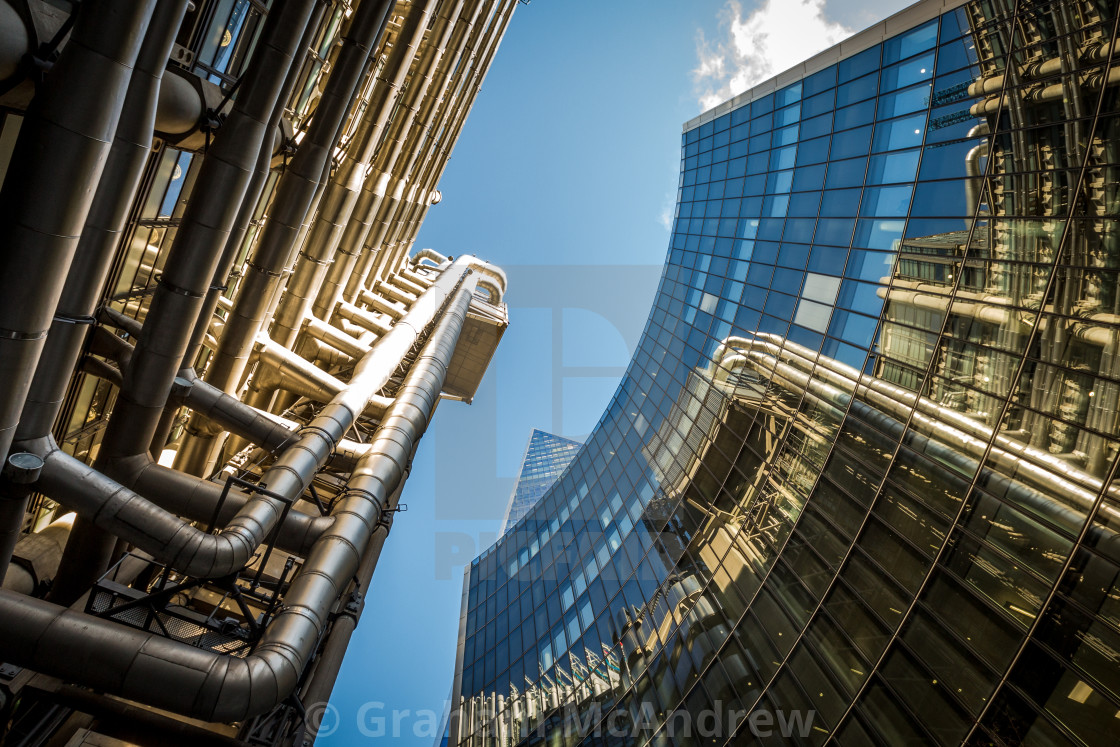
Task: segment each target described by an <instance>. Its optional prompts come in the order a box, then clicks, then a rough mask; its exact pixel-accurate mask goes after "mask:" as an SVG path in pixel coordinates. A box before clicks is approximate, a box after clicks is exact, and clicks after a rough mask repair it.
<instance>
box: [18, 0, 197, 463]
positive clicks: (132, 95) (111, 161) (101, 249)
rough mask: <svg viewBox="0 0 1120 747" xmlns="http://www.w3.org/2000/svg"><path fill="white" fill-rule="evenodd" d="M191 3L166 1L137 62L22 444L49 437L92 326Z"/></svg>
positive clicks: (35, 384) (26, 411) (27, 409)
mask: <svg viewBox="0 0 1120 747" xmlns="http://www.w3.org/2000/svg"><path fill="white" fill-rule="evenodd" d="M188 2H189V0H161V1H160V2H159V3H158V4H157V5H156V9H155V12H154V13H153V15H152V21H151V25H150V30H149V32H148V34H147V36H146V37H145V39H144V43H143V45H142V46H141V48H140V53H139V55H138V56H137V58H136V69H135V70H134V71H133V73H132V79H131V80H130V81H129V84H128V93H127V94H126V95H125V99H124V106H123V108H122V111H121V118H120V123H119V124H118V125H117V131H116V137H115V138H114V140H113V146H112V148H111V149H110V151H109V157H108V159H107V161H106V165H105V171H104V173H103V174H102V177H101V181H100V182H99V183H98V186H97V190H96V194H95V197H94V198H93V203H92V205H91V206H90V211H89V217H88V218H87V219H86V225H85V228H84V229H83V230H82V237H81V239H80V240H79V241H78V249H77V252H76V253H75V256H74V262H73V264H72V265H71V268H70V272H69V274H68V275H67V277H66V283H65V285H64V286H63V289H62V296H61V298H60V299H59V303H58V310H57V311H56V312H55V317H54V322H53V323H52V324H51V331H50V334H49V335H48V336H47V342H46V345H45V346H44V348H43V355H42V357H41V359H40V361H41V362H40V365H39V367H38V369H37V370H36V371H35V378H34V379H33V380H32V382H31V390H30V392H29V393H28V395H27V402H26V404H25V405H24V407H23V414H22V415H21V416H20V421H19V426H18V427H17V428H16V441H17V442H18V441H21V440H24V439H32V438H39V437H41V436H45V435H47V434H48V433H50V432H51V427H52V425H53V424H54V421H55V418H56V417H57V416H58V412H59V410H60V409H61V407H62V400H63V398H64V397H65V396H66V390H67V387H68V385H69V383H70V380H71V378H72V377H73V375H74V368H75V366H77V363H78V358H79V356H80V355H81V352H82V346H83V344H84V343H85V340H86V332H87V330H88V329H89V328H90V324H92V322H93V314H94V312H95V311H96V308H97V303H98V301H99V299H100V296H101V293H102V290H103V288H104V286H105V281H106V279H107V277H108V275H109V271H110V269H111V268H112V264H113V259H114V256H115V255H116V252H117V248H118V247H119V245H120V242H121V237H122V235H123V233H124V230H125V228H126V227H127V224H128V211H129V209H130V208H131V207H132V203H133V200H134V199H135V198H136V193H137V191H138V190H139V188H140V179H141V177H142V176H143V174H144V166H145V165H146V164H147V162H148V154H149V153H150V152H151V148H152V130H153V128H154V127H155V119H156V103H157V101H158V99H159V90H160V82H161V80H162V79H163V72H164V70H165V69H166V68H167V60H168V58H169V57H170V56H171V47H172V45H174V43H175V36H176V34H177V33H178V32H179V26H180V25H181V24H182V22H183V17H184V16H185V15H186V12H187V5H188Z"/></svg>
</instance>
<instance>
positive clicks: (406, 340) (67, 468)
mask: <svg viewBox="0 0 1120 747" xmlns="http://www.w3.org/2000/svg"><path fill="white" fill-rule="evenodd" d="M479 264H480V263H478V262H477V261H475V260H472V259H470V258H463V259H461V260H460V261H459V262H457V263H456V264H454V265H452V267H451V269H450V271H449V272H446V273H444V274H443V275H442V276H441V277H440V281H439V282H437V283H436V284H435V285H433V286H432V288H431V289H429V290H428V292H427V293H425V294H424V296H422V297H421V298H420V299H418V300H417V302H416V303H415V304H413V307H412V309H411V310H410V311H409V313H408V315H407V316H406V317H405V318H404V319H402V320H401V321H400V322H398V323H397V324H396V325H394V327H393V329H392V330H390V331H389V332H388V333H387V334H386V335H385V336H384V337H382V338H381V339H380V340H378V341H377V343H376V344H375V345H374V346H373V347H372V348H370V351H369V352H368V353H366V355H365V356H363V357H362V359H361V360H360V361H359V362H358V364H357V365H356V366H355V368H354V373H353V375H352V377H351V379H350V381H349V383H348V384H347V385H346V386H345V388H344V389H343V390H342V391H341V392H339V393H338V394H337V395H335V396H334V397H333V398H332V399H331V401H330V403H329V404H327V405H326V406H325V407H323V408H322V410H320V412H319V414H318V415H317V416H316V417H315V418H314V419H313V420H312V421H311V422H310V423H308V424H307V425H306V426H304V427H303V428H302V429H301V431H300V432H299V434H298V438H296V439H295V441H294V443H291V444H289V445H288V446H287V447H286V448H284V449H283V451H281V453H280V455H279V456H278V458H277V459H276V461H275V462H273V464H272V465H271V466H270V467H269V468H268V469H267V470H265V472H264V474H263V475H262V476H261V478H260V481H259V484H260V486H261V487H262V488H266V489H267V490H268V491H270V492H271V493H273V494H279V495H281V496H284V497H285V498H286V499H288V500H295V499H297V498H298V497H299V496H300V495H302V494H303V491H304V490H306V489H307V486H308V485H310V484H311V481H312V480H313V479H314V477H315V474H316V473H317V472H318V470H319V469H321V468H322V467H323V465H324V464H326V463H327V460H328V459H329V458H330V455H331V453H332V452H333V451H334V449H335V447H336V445H337V444H338V442H339V441H341V440H342V438H343V436H344V435H345V434H346V432H347V431H348V430H349V429H350V427H351V426H352V425H353V424H354V422H355V421H356V420H357V418H358V417H359V416H360V415H361V414H362V413H363V411H364V410H365V408H366V407H367V406H368V404H369V402H370V400H371V399H372V398H373V395H374V394H375V393H376V392H377V391H378V390H380V389H381V388H382V387H383V386H384V385H385V383H386V382H388V380H389V378H390V377H391V376H392V375H393V373H394V372H395V371H396V369H397V367H398V365H399V364H400V362H401V360H403V358H404V357H405V355H406V354H407V353H408V352H409V350H410V349H411V348H412V346H413V344H415V342H416V341H417V339H419V337H420V335H421V333H422V332H423V330H424V329H425V328H426V327H427V325H428V324H429V323H430V322H431V321H433V320H434V319H435V318H436V316H437V312H438V311H439V309H440V308H441V307H442V306H443V305H444V303H445V301H446V299H448V298H449V297H451V296H452V295H453V294H456V290H455V289H456V288H458V287H459V285H460V283H461V281H463V279H464V278H465V276H466V275H468V274H471V275H472V277H475V278H477V275H474V274H472V269H471V268H472V267H475V266H478V265H479ZM470 285H471V287H472V288H473V287H474V282H473V281H472V282H471V283H470ZM456 297H458V295H457V294H456ZM398 396H399V395H398ZM26 448H27V449H28V450H32V451H33V453H35V454H37V455H38V456H39V457H41V458H42V459H43V460H44V461H45V466H44V468H43V475H42V478H41V479H40V483H41V489H42V490H43V492H45V493H46V494H47V495H49V496H51V497H53V498H55V499H56V500H58V501H59V502H60V503H63V504H64V505H67V506H69V507H71V508H73V509H74V510H75V511H77V512H78V514H79V515H80V516H81V517H82V518H83V519H85V520H87V521H89V522H91V523H92V524H93V525H94V526H96V527H98V528H100V529H101V530H103V531H106V532H111V533H112V534H113V535H115V536H117V537H121V538H123V539H125V540H127V541H128V542H131V543H132V544H134V545H136V546H137V547H139V548H140V549H142V550H144V551H146V552H148V553H149V554H151V555H152V556H153V557H156V558H159V559H160V560H161V561H164V562H166V563H168V564H169V565H171V566H172V567H173V568H175V569H176V570H179V571H181V572H183V573H186V574H187V575H190V576H194V577H196V578H215V577H219V576H225V575H228V574H230V573H233V572H235V571H237V570H238V569H240V568H242V567H243V566H245V565H246V564H247V563H249V561H250V559H251V557H252V555H253V553H254V552H256V549H257V547H259V546H260V544H261V543H262V542H263V541H264V540H265V539H266V538H267V537H268V534H269V532H270V531H271V530H272V529H273V528H274V527H275V526H276V524H277V522H278V521H279V520H280V516H281V514H282V513H283V504H282V502H281V501H279V500H276V499H274V498H271V497H269V496H267V495H264V494H263V493H258V494H255V495H254V496H253V497H252V498H251V499H250V500H249V501H247V502H246V503H245V505H244V506H243V507H242V509H241V510H240V511H238V512H237V514H236V515H235V516H234V517H233V518H232V519H231V520H230V521H229V522H228V523H227V524H226V525H225V528H224V529H223V531H222V532H221V534H217V535H213V534H206V533H205V532H203V531H201V530H199V529H197V528H195V527H193V526H191V525H189V524H187V523H185V522H184V521H182V520H181V519H179V518H178V517H176V516H175V515H173V514H171V513H168V512H167V511H165V510H163V509H161V508H159V507H158V506H155V505H153V504H152V503H151V502H149V501H146V500H144V499H142V498H140V497H139V496H137V495H135V494H134V493H133V492H132V491H130V490H129V489H128V488H127V487H125V486H123V485H121V484H120V483H119V482H117V481H114V480H112V479H110V478H109V477H107V476H105V475H103V474H101V473H100V472H98V471H97V470H95V469H93V468H92V467H88V466H87V465H85V464H82V463H81V462H79V461H77V460H76V459H74V458H73V457H69V456H68V455H65V454H63V453H62V452H61V451H58V450H57V448H54V447H52V444H50V443H46V442H44V440H43V439H40V440H39V441H37V442H32V443H29V444H27V445H26ZM137 458H143V459H148V458H149V456H148V454H147V452H146V450H144V451H142V452H140V454H138V455H120V456H116V457H113V458H104V459H101V460H99V461H101V462H104V463H105V464H106V468H107V471H108V472H110V473H112V472H114V471H115V470H119V471H120V474H122V475H128V474H129V473H130V471H132V469H133V467H134V465H135V460H136V459H137ZM191 479H195V478H191ZM77 531H78V530H77V528H75V532H77ZM77 536H84V533H83V535H77ZM71 542H72V543H73V542H74V539H73V537H72V538H71ZM82 542H83V544H82V545H81V547H87V546H88V545H87V543H88V542H92V540H84V539H83V540H82ZM68 554H69V550H68Z"/></svg>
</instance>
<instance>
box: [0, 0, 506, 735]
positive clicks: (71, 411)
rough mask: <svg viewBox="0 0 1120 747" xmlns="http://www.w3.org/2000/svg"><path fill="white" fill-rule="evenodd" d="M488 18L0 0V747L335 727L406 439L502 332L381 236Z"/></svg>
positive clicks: (457, 271) (442, 128)
mask: <svg viewBox="0 0 1120 747" xmlns="http://www.w3.org/2000/svg"><path fill="white" fill-rule="evenodd" d="M517 5H518V1H517V0H446V1H444V2H440V1H439V0H412V1H411V2H406V1H405V0H402V1H401V2H395V1H394V0H84V1H83V2H80V3H77V2H62V3H60V2H57V1H56V0H19V2H0V39H3V43H0V83H2V85H0V182H2V186H0V236H2V237H3V239H2V241H3V249H2V251H0V465H2V466H3V469H2V470H0V580H2V582H3V588H2V589H0V743H3V744H5V745H12V746H13V747H17V746H20V747H22V746H23V745H41V744H58V745H61V744H69V745H79V744H88V745H92V744H110V743H111V744H144V745H150V744H160V745H179V744H182V745H202V744H252V745H305V744H311V743H312V742H314V741H315V738H316V735H317V732H318V730H319V729H320V727H321V726H322V727H323V728H324V729H329V728H334V727H336V726H338V723H332V722H331V721H330V720H329V717H330V715H331V711H325V710H324V709H326V706H327V701H328V699H329V698H330V695H331V692H332V689H333V687H334V683H335V678H336V677H337V675H338V672H339V668H340V666H341V664H342V660H343V657H344V655H345V654H346V651H347V648H348V645H349V642H350V638H351V635H352V633H353V632H354V629H355V627H356V625H357V622H358V619H359V618H360V616H361V614H362V609H363V599H364V596H363V595H365V594H367V593H368V589H369V587H370V582H371V578H372V574H373V572H374V568H375V567H376V565H377V561H378V557H379V555H380V553H381V550H382V547H383V544H384V543H385V542H386V541H387V540H386V538H387V536H388V534H389V530H390V528H391V526H392V524H393V517H394V515H395V514H396V512H397V511H398V510H399V509H400V508H401V507H400V505H399V503H398V501H399V497H400V494H401V490H402V489H403V486H404V482H405V479H406V478H407V476H408V473H409V468H410V465H411V461H412V458H413V455H414V453H415V450H416V448H417V447H418V443H419V440H420V438H421V437H422V435H423V434H424V432H425V430H426V428H427V426H428V424H429V422H430V419H431V417H432V416H433V413H434V411H435V409H436V407H437V405H438V403H439V401H440V399H441V398H450V399H456V400H463V401H467V402H469V401H470V400H471V399H472V397H473V396H474V394H475V391H476V389H477V387H478V385H479V382H480V380H481V378H482V376H483V374H484V373H485V371H486V368H487V366H488V364H489V361H490V359H491V357H492V356H493V354H494V352H495V349H496V346H497V344H498V342H499V340H500V339H501V337H502V334H503V332H504V329H505V327H506V325H507V322H508V319H507V316H506V306H505V303H504V302H503V295H504V293H505V290H506V287H505V286H506V282H505V275H504V274H503V273H502V271H501V270H499V269H497V268H495V267H493V266H491V265H489V264H487V263H486V262H483V261H481V260H479V259H476V258H474V257H472V256H466V255H464V256H459V257H457V258H452V257H447V256H444V255H442V254H440V253H438V252H435V251H433V250H430V249H420V250H419V251H415V252H414V251H413V250H414V246H413V245H414V242H415V239H416V236H417V231H418V230H419V228H420V225H421V224H422V222H423V220H424V218H425V216H426V215H427V212H428V210H429V209H431V207H432V206H433V205H435V204H437V203H438V202H439V201H440V199H441V195H440V192H439V189H438V187H439V183H440V178H441V176H442V174H443V171H444V168H445V167H446V166H447V163H448V159H449V158H450V155H451V152H452V149H453V148H454V146H455V143H456V141H457V140H458V137H459V134H460V132H461V131H462V127H463V125H464V122H465V119H466V116H467V114H468V112H469V111H470V109H471V107H472V105H473V102H474V100H475V97H476V96H477V94H478V92H479V90H480V86H481V83H482V79H483V78H484V77H485V75H486V72H487V70H488V68H489V66H490V64H491V62H492V60H493V58H494V54H495V53H496V50H497V48H498V45H499V43H500V41H501V38H502V36H503V35H504V33H505V31H506V28H507V27H508V24H509V22H510V19H511V16H512V13H513V11H514V9H515V8H516V7H517ZM324 716H326V717H327V720H322V717H324Z"/></svg>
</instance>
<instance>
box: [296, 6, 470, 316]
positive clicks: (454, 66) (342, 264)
mask: <svg viewBox="0 0 1120 747" xmlns="http://www.w3.org/2000/svg"><path fill="white" fill-rule="evenodd" d="M482 7H483V6H482V3H478V4H476V5H475V7H474V9H473V11H472V13H471V14H470V15H469V17H467V18H464V19H460V21H459V23H457V24H456V33H457V34H458V37H457V38H453V39H452V42H451V47H450V48H451V52H450V53H449V54H445V55H444V57H443V63H444V64H443V65H442V67H443V70H442V72H441V73H439V75H440V80H441V85H440V88H439V91H438V92H437V93H436V94H434V95H431V96H429V97H428V98H427V100H426V101H425V102H424V104H422V106H421V108H422V110H423V107H424V106H428V107H429V108H428V110H427V115H428V116H427V118H424V117H423V116H422V117H421V122H422V123H423V125H424V127H423V129H422V130H420V131H416V132H415V133H413V139H412V140H411V141H410V142H416V143H418V142H419V141H420V140H421V139H422V138H423V137H424V136H425V135H427V134H428V133H430V132H433V131H434V130H432V129H431V121H432V119H433V117H434V114H435V111H436V107H435V106H434V105H432V104H430V103H429V102H434V101H437V100H439V101H442V100H443V98H444V96H445V95H446V94H447V93H448V91H451V90H454V88H453V87H452V81H456V82H457V81H459V80H460V79H461V78H462V77H464V76H465V75H466V74H467V70H468V68H469V65H468V64H466V62H463V63H462V64H460V62H461V60H462V57H463V53H464V50H469V49H471V48H472V47H473V44H475V43H477V41H478V38H479V36H480V35H481V33H482V26H481V24H476V23H475V22H476V20H477V19H478V16H479V15H480V13H481V12H482ZM444 108H446V107H444ZM414 129H415V128H414ZM402 168H405V167H402ZM405 173H407V168H405ZM387 188H388V184H387V183H386V184H382V183H380V181H378V180H376V179H373V180H367V181H366V187H365V189H364V190H363V192H362V195H361V197H360V198H359V200H360V201H359V204H358V207H357V208H356V209H355V210H356V212H357V214H358V215H359V216H361V224H360V231H357V230H356V231H354V232H353V233H350V232H349V230H348V233H347V236H346V237H345V238H344V240H343V242H342V245H341V247H340V251H341V253H342V254H343V256H342V257H341V258H340V259H339V260H338V261H337V262H336V265H338V267H337V268H335V267H332V268H331V272H330V273H329V275H328V278H327V282H326V283H324V288H323V290H322V292H321V293H320V297H319V298H318V299H317V300H316V305H315V308H316V310H317V312H318V313H319V314H320V315H322V318H324V319H327V318H329V316H330V314H332V313H333V311H334V304H335V303H336V302H337V301H338V300H341V299H343V298H345V299H347V300H353V299H354V297H355V296H356V295H357V291H358V288H359V287H361V284H362V281H363V280H364V279H365V277H366V275H367V274H368V272H369V267H370V265H371V264H372V263H373V260H374V259H375V256H374V255H375V253H376V251H377V248H378V247H379V246H380V240H379V238H378V237H379V236H380V235H381V234H382V227H380V226H378V227H377V228H376V230H375V224H376V223H377V221H378V219H379V218H380V217H383V213H384V210H385V200H384V197H385V194H386V191H387ZM348 229H349V227H348ZM336 270H337V271H336Z"/></svg>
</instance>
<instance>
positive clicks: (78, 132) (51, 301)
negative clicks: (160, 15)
mask: <svg viewBox="0 0 1120 747" xmlns="http://www.w3.org/2000/svg"><path fill="white" fill-rule="evenodd" d="M154 7H155V0H89V2H85V3H82V5H81V7H80V8H79V10H78V15H77V19H76V20H75V24H74V29H73V32H72V36H71V41H70V43H69V44H67V45H66V48H65V49H63V50H62V52H61V54H60V56H59V59H58V62H57V63H56V64H55V66H54V68H53V69H52V70H51V71H50V73H49V74H48V75H47V77H46V80H45V81H44V83H43V85H42V87H41V88H40V90H39V92H38V94H37V95H36V96H35V99H34V100H33V102H32V105H31V107H30V109H29V110H28V112H27V118H26V119H25V121H24V123H23V126H22V127H21V128H20V133H19V137H18V139H17V140H16V145H15V150H14V152H13V156H12V160H11V163H10V164H9V166H8V171H7V175H6V177H5V179H4V186H3V189H2V190H0V235H3V236H4V241H5V248H4V249H5V250H4V252H3V256H2V257H0V391H2V392H4V393H5V396H4V398H3V401H2V402H0V460H3V459H6V458H7V455H8V450H9V447H10V446H11V443H12V440H13V438H14V437H15V428H16V423H17V422H18V420H19V415H20V412H21V411H22V410H23V405H24V401H25V400H26V397H27V393H28V390H29V388H30V385H31V380H32V376H33V375H34V372H35V367H36V364H37V363H38V362H39V356H40V354H41V352H42V350H43V346H44V344H45V341H46V336H47V333H48V330H49V328H50V325H51V319H52V316H53V315H54V313H55V309H56V307H57V305H58V300H59V297H60V296H61V295H62V288H63V283H64V282H65V280H66V273H67V270H68V269H69V268H70V264H71V262H72V261H73V258H74V253H75V251H76V250H77V248H78V241H79V238H80V237H81V234H82V229H83V228H84V226H85V223H86V218H87V216H88V215H89V209H90V205H91V204H92V202H93V198H94V188H95V186H96V184H97V182H98V180H99V179H100V177H101V173H102V171H103V169H104V167H105V162H106V158H107V156H108V153H109V149H110V146H111V144H112V142H113V138H114V135H115V134H116V130H117V123H118V121H119V118H120V113H121V107H122V106H123V104H124V98H125V94H126V91H127V88H128V83H129V79H130V78H131V76H132V67H133V65H134V63H135V61H136V56H137V54H138V53H139V51H140V43H141V41H142V39H143V37H144V31H145V29H146V28H147V25H148V21H149V19H150V17H151V14H152V9H153V8H154Z"/></svg>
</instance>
